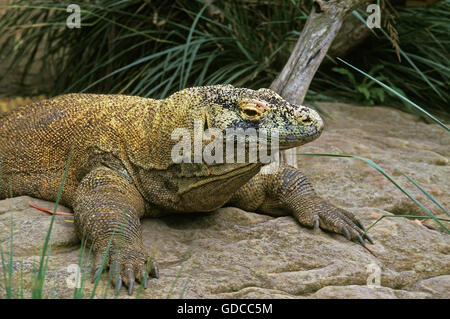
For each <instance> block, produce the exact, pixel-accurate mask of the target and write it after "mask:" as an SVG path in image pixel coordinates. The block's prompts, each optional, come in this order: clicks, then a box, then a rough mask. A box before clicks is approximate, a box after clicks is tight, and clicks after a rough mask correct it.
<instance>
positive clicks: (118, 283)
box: [114, 275, 122, 295]
mask: <svg viewBox="0 0 450 319" xmlns="http://www.w3.org/2000/svg"><path fill="white" fill-rule="evenodd" d="M121 287H122V278H120V275H118V276H117V282H116V289H115V290H114V293H115V294H116V295H118V294H119V291H120V288H121Z"/></svg>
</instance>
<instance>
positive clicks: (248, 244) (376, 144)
mask: <svg viewBox="0 0 450 319" xmlns="http://www.w3.org/2000/svg"><path fill="white" fill-rule="evenodd" d="M320 106H321V108H322V109H324V110H325V111H326V112H327V114H329V115H330V117H326V118H325V121H326V129H325V132H324V134H323V135H322V136H321V137H320V138H319V139H318V140H316V141H314V142H312V143H310V144H308V145H305V146H304V147H302V148H301V149H300V152H302V153H336V154H337V153H339V154H353V155H359V156H362V157H367V158H370V159H372V160H373V161H374V162H376V163H377V164H378V165H380V166H381V167H382V168H383V169H384V170H386V172H388V173H389V174H390V175H391V176H393V177H394V179H395V180H396V181H397V182H398V183H399V184H400V185H401V186H402V187H405V189H406V190H407V191H408V192H410V193H411V194H413V195H414V196H415V197H416V198H417V199H418V200H419V201H420V202H422V203H423V204H424V205H425V207H427V208H429V209H430V210H431V211H432V212H434V213H436V215H437V216H439V217H442V218H445V217H446V215H445V214H444V213H443V212H442V211H441V210H440V209H439V208H438V207H437V206H436V205H435V204H434V203H432V202H431V201H430V200H428V199H427V198H426V196H424V195H423V193H421V192H420V191H419V190H418V189H417V188H416V187H415V186H414V185H413V184H411V183H410V182H408V181H407V179H406V178H405V177H404V176H403V175H401V173H400V172H404V173H405V174H407V175H408V176H410V177H411V178H413V179H414V180H415V181H416V182H418V183H419V184H420V185H421V186H422V187H423V188H424V189H425V190H427V191H428V192H429V193H430V194H431V195H433V196H434V197H435V198H436V199H437V200H438V201H439V202H440V203H441V204H442V205H443V206H444V207H446V208H448V206H449V200H450V199H449V196H448V194H450V189H449V188H450V182H449V179H450V167H449V164H448V158H449V155H450V147H449V145H450V139H449V137H448V134H447V133H445V132H444V130H442V129H441V128H439V127H438V126H436V125H429V124H424V123H421V122H419V121H417V120H416V119H415V117H413V116H411V115H408V114H405V113H402V112H399V111H396V110H394V109H390V108H383V107H355V106H348V105H343V104H334V105H328V104H320ZM298 163H299V167H300V168H301V170H302V171H303V172H304V173H305V174H306V175H307V176H309V177H310V179H311V181H312V183H313V184H314V185H315V187H316V189H317V191H318V192H319V193H320V194H321V195H322V196H323V197H325V198H326V199H328V200H330V201H332V202H334V203H335V204H337V205H338V206H341V207H344V208H347V209H349V210H350V211H352V212H353V213H355V214H356V215H357V216H358V217H359V218H360V219H361V220H362V222H363V223H364V224H365V225H370V224H372V223H373V222H375V221H376V220H377V219H378V218H379V217H381V216H382V215H390V216H392V215H393V214H403V215H425V213H424V212H423V211H422V210H421V209H420V208H419V207H418V206H417V205H415V204H414V203H413V202H412V201H411V200H410V199H408V198H407V197H406V196H405V195H404V194H403V193H402V192H401V191H399V190H398V189H397V188H396V187H395V186H393V185H392V184H391V183H390V182H389V181H388V180H387V179H386V178H385V177H384V176H382V175H381V174H380V173H378V172H377V171H376V170H375V169H373V168H372V167H370V166H369V165H367V164H365V163H364V162H362V161H360V160H357V159H349V158H334V157H311V156H298ZM30 203H32V204H36V205H39V206H42V207H45V208H50V209H52V208H53V205H54V204H52V203H48V202H44V201H41V200H37V199H32V198H29V197H26V196H22V197H17V198H13V199H8V200H3V201H0V242H1V246H2V250H3V254H4V258H5V263H8V252H9V249H10V244H11V236H10V232H11V217H12V222H13V228H12V231H13V234H14V237H13V249H14V250H13V256H14V258H13V263H12V265H13V270H14V271H13V287H18V286H19V285H20V282H21V280H22V286H23V287H24V289H23V291H24V292H23V294H24V296H25V297H29V296H30V295H31V285H32V276H31V274H32V272H33V267H34V268H36V267H37V266H36V265H38V262H39V256H40V254H41V249H42V244H43V242H44V240H45V237H46V234H47V230H48V227H49V225H50V222H51V219H52V218H51V217H50V215H48V214H47V213H43V212H40V211H37V210H35V209H33V208H30V207H29V204H30ZM60 210H62V208H60ZM447 218H448V217H447ZM445 224H446V225H447V227H449V223H445ZM143 234H144V244H145V246H146V247H147V248H148V249H149V251H151V252H152V253H153V254H154V255H155V256H156V258H157V261H158V264H159V268H160V278H159V279H151V280H150V286H149V288H148V289H147V290H145V291H143V292H142V293H141V294H140V295H139V297H140V298H166V297H170V298H178V297H180V296H182V297H184V298H449V297H450V256H449V254H450V236H449V235H448V234H446V233H445V232H443V231H442V230H440V229H439V227H438V226H437V225H436V223H434V222H433V221H427V222H425V223H420V222H418V221H417V220H408V219H405V218H389V217H388V218H384V219H382V220H381V221H380V222H378V223H377V224H376V225H375V226H374V227H373V228H371V229H370V231H369V234H370V235H371V236H372V238H373V240H374V241H375V245H369V248H370V250H371V251H372V252H373V253H374V254H375V255H376V256H374V255H372V254H371V253H370V252H369V251H368V250H366V249H364V248H363V247H361V246H360V245H358V244H356V243H353V242H349V241H347V240H346V239H344V238H343V237H342V236H339V235H335V234H329V233H325V232H322V231H317V232H316V231H314V230H310V229H306V228H303V227H301V226H299V225H298V224H297V223H296V222H295V221H294V219H293V218H291V217H281V218H272V217H269V216H264V215H258V214H254V213H248V212H245V211H242V210H240V209H236V208H222V209H219V210H218V211H216V212H213V213H207V214H189V215H185V216H168V217H165V218H161V219H145V220H143ZM51 243H52V247H51V253H50V259H49V262H48V272H47V273H48V275H47V280H46V282H45V285H44V296H48V297H50V298H51V297H53V296H54V297H55V298H71V297H72V296H73V289H72V288H70V287H69V285H68V283H69V284H70V283H71V280H72V279H73V278H75V275H74V274H75V272H74V270H73V269H72V268H70V265H76V264H78V260H79V255H80V243H79V241H78V239H77V238H76V234H75V229H74V225H73V222H72V218H71V217H64V216H57V217H55V221H54V224H53V231H52V235H51ZM84 256H85V257H86V256H87V253H86V254H85V255H84ZM33 265H34V266H33ZM68 267H69V268H68ZM72 267H74V266H72ZM21 272H22V276H21ZM21 277H22V279H21ZM2 278H3V277H0V279H2ZM4 286H5V283H4V281H3V279H2V280H0V297H4V296H5V289H4ZM108 287H109V285H105V284H103V283H101V284H100V286H99V287H98V289H97V293H96V295H97V297H104V296H109V297H110V296H111V295H112V291H111V290H109V291H108V292H107V293H106V294H105V292H104V291H105V288H108ZM92 288H93V285H92V284H91V283H90V278H89V280H88V282H86V283H85V293H84V297H89V296H90V293H91V290H92ZM13 292H14V293H16V292H18V290H17V289H14V290H13ZM19 292H20V291H19ZM120 297H121V298H130V297H128V295H127V294H126V291H125V289H122V291H121V293H120Z"/></svg>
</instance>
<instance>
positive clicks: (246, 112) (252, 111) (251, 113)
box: [243, 109, 258, 117]
mask: <svg viewBox="0 0 450 319" xmlns="http://www.w3.org/2000/svg"><path fill="white" fill-rule="evenodd" d="M243 112H244V113H245V115H247V116H249V117H254V116H256V115H258V112H256V111H255V110H248V109H247V110H243Z"/></svg>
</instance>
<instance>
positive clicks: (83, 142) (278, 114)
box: [0, 85, 364, 293]
mask: <svg viewBox="0 0 450 319" xmlns="http://www.w3.org/2000/svg"><path fill="white" fill-rule="evenodd" d="M194 120H199V121H201V123H202V124H203V126H202V128H218V129H220V130H221V131H223V132H225V130H226V129H228V128H244V129H247V128H255V129H256V130H257V131H258V130H260V129H262V128H264V129H266V130H267V133H268V135H270V132H272V131H273V130H275V129H277V130H278V131H279V145H280V149H287V148H291V147H295V146H299V145H302V144H304V143H307V142H309V141H311V140H313V139H314V138H316V137H318V136H319V135H320V132H321V130H322V126H323V122H322V120H321V118H320V117H319V115H318V114H317V113H316V112H315V111H313V110H311V109H309V108H307V107H304V106H296V105H292V104H290V103H288V102H286V101H285V100H283V99H282V98H281V97H280V96H279V95H278V94H276V93H275V92H273V91H271V90H268V89H260V90H257V91H254V90H249V89H245V88H234V87H233V86H231V85H217V86H205V87H196V88H189V89H185V90H182V91H179V92H176V93H174V94H173V95H171V96H170V97H169V98H167V99H163V100H153V99H147V98H141V97H134V96H124V95H96V94H69V95H63V96H58V97H55V98H53V99H49V100H45V101H41V102H37V103H33V104H31V105H28V106H26V107H23V108H20V109H18V110H16V111H14V112H12V113H10V114H7V116H6V117H3V118H0V152H1V153H0V154H3V158H2V165H1V169H2V175H1V176H2V180H1V183H0V198H6V197H8V196H9V195H8V194H9V188H10V187H11V189H12V192H13V194H14V196H19V195H29V196H33V197H36V198H41V199H45V200H49V201H55V200H56V195H57V192H58V188H59V185H60V183H61V177H62V174H63V171H64V167H65V165H66V163H67V160H68V157H69V153H70V150H71V149H72V147H73V154H72V160H71V165H70V168H69V172H68V176H67V179H66V182H65V186H64V189H63V193H62V198H61V203H62V204H64V205H66V206H69V207H72V208H73V211H74V217H75V225H76V228H77V231H78V234H79V236H80V237H85V238H86V239H87V240H88V242H90V243H92V244H93V245H94V246H93V250H94V253H95V257H96V258H95V264H96V266H98V265H99V264H100V263H101V260H102V257H103V254H104V252H105V250H106V247H107V244H108V241H109V240H110V238H111V235H112V234H113V232H114V234H115V236H114V237H113V240H112V243H111V246H110V251H109V254H108V258H107V264H108V266H109V269H110V271H112V272H113V276H112V277H113V280H114V283H115V285H116V289H120V286H121V284H122V282H123V283H124V284H125V285H127V286H128V287H129V293H132V291H133V284H134V281H135V280H138V281H142V280H143V281H144V284H145V286H147V278H144V273H145V271H146V269H147V270H149V273H150V275H153V276H157V268H156V265H155V264H152V265H148V263H149V254H148V252H147V250H146V249H145V248H144V246H143V244H142V233H141V228H140V219H141V218H142V217H144V216H150V217H157V216H162V215H165V214H169V213H189V212H209V211H213V210H215V209H217V208H219V207H221V206H224V205H232V206H235V207H240V208H242V209H245V210H247V211H255V212H259V213H263V214H269V215H273V216H282V215H292V216H294V217H295V218H296V219H297V220H298V221H299V222H300V223H301V224H302V225H305V226H309V227H320V228H322V229H325V230H328V231H332V232H336V233H340V234H343V235H345V236H346V237H347V238H348V239H357V240H359V241H360V242H361V243H362V244H364V240H363V239H362V235H363V229H362V225H361V224H360V223H359V222H358V221H357V220H356V218H355V217H354V216H353V215H352V214H351V213H349V212H347V211H345V210H343V209H340V208H337V207H335V206H333V205H331V204H328V203H327V202H325V201H324V200H322V199H321V198H320V197H319V196H318V195H317V194H316V193H315V192H314V190H313V188H312V186H311V185H310V184H309V182H308V181H307V180H306V178H305V177H304V176H303V175H302V174H301V173H300V172H299V171H298V170H297V169H295V168H293V167H289V166H286V165H280V166H279V168H278V169H277V170H276V171H275V172H272V173H271V174H262V173H259V171H260V169H261V167H262V164H261V163H259V162H257V163H250V162H249V161H247V162H245V163H228V164H223V163H222V164H218V163H214V164H206V163H205V162H203V163H199V164H196V163H192V164H191V163H180V164H175V163H174V162H173V161H172V158H171V150H172V148H173V146H174V145H175V144H176V143H178V141H177V140H176V139H172V138H171V134H172V132H173V130H174V129H176V128H186V129H188V130H189V131H190V132H191V133H192V134H191V135H192V136H194V133H195V132H194ZM202 131H203V130H202ZM196 134H197V133H196ZM200 138H201V137H200ZM204 144H207V142H204ZM246 151H247V152H248V149H247V150H246ZM224 152H225V147H224ZM97 275H98V272H97ZM145 277H146V276H145Z"/></svg>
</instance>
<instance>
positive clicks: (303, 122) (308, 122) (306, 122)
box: [297, 116, 313, 125]
mask: <svg viewBox="0 0 450 319" xmlns="http://www.w3.org/2000/svg"><path fill="white" fill-rule="evenodd" d="M297 123H298V124H301V125H311V124H312V123H313V120H312V119H311V117H309V116H302V117H299V118H298V119H297Z"/></svg>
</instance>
